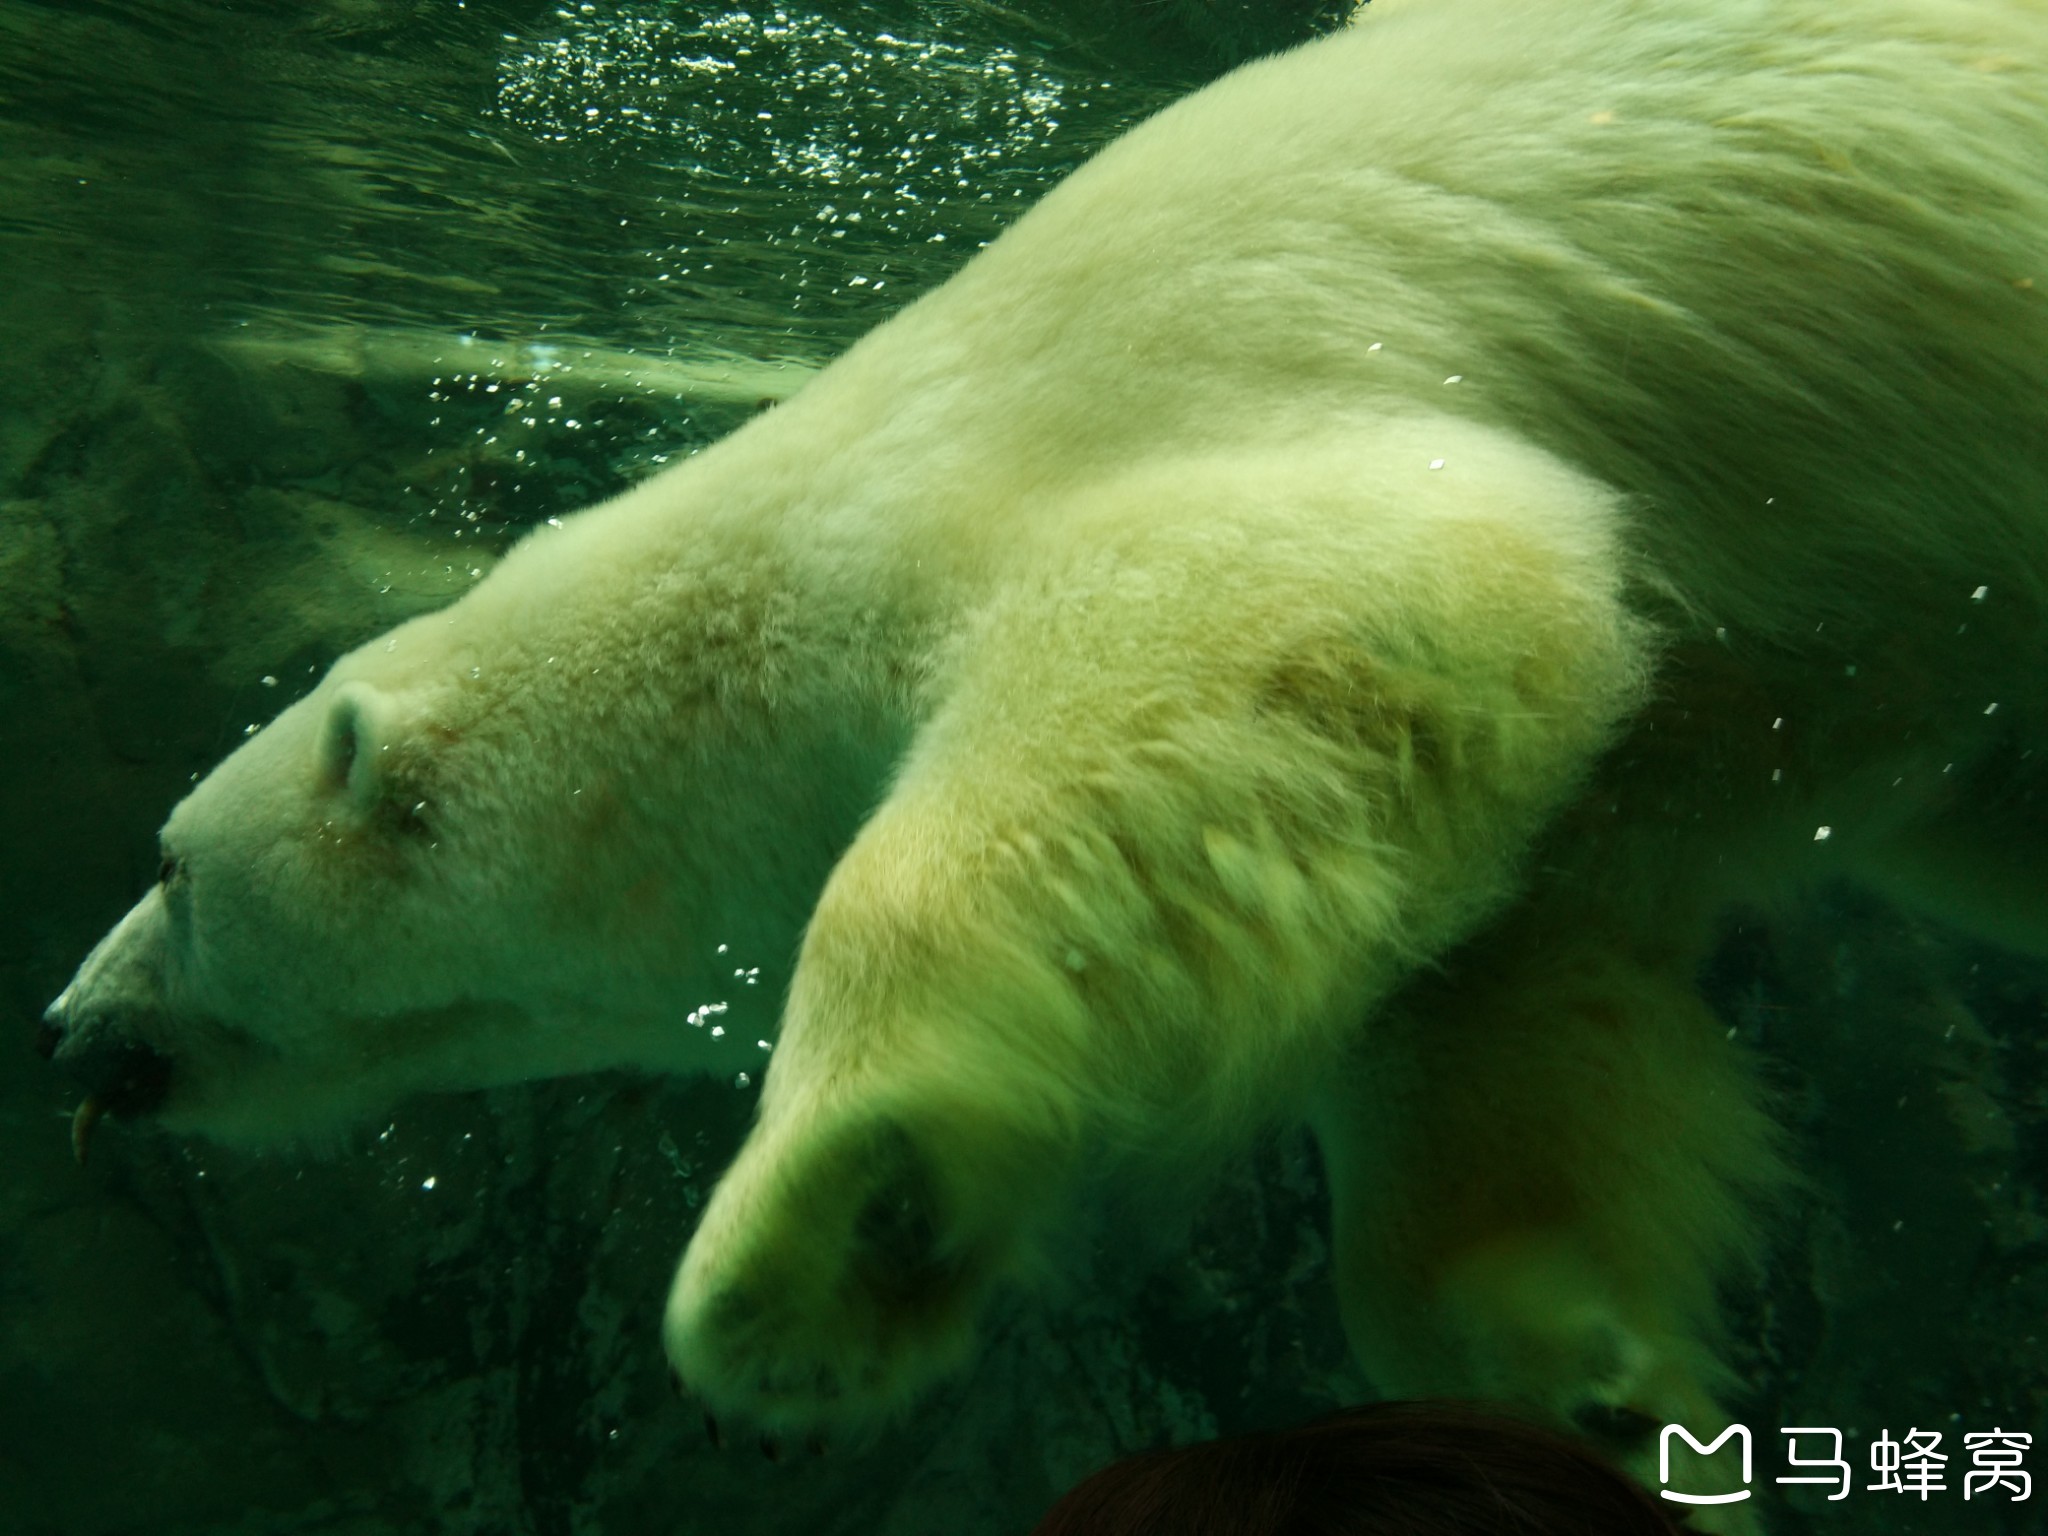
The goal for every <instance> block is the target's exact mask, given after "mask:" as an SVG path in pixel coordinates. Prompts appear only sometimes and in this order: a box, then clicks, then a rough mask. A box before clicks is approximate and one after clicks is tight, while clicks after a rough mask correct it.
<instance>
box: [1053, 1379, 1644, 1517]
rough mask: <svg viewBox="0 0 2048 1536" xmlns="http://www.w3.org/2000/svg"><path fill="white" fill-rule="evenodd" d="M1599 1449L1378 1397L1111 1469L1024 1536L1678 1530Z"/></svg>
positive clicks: (1456, 1407)
mask: <svg viewBox="0 0 2048 1536" xmlns="http://www.w3.org/2000/svg"><path fill="white" fill-rule="evenodd" d="M1683 1529H1684V1527H1682V1526H1681V1525H1680V1524H1679V1523H1678V1522H1677V1521H1676V1520H1675V1519H1674V1518H1673V1517H1672V1516H1670V1515H1667V1514H1666V1513H1665V1511H1664V1510H1663V1508H1662V1507H1661V1506H1660V1505H1659V1504H1658V1503H1657V1501H1656V1500H1655V1499H1653V1498H1651V1497H1650V1495H1649V1494H1648V1493H1646V1492H1644V1491H1643V1490H1642V1489H1641V1488H1639V1487H1637V1486H1636V1485H1635V1484H1634V1483H1632V1482H1630V1481H1629V1480H1628V1479H1627V1478H1626V1477H1624V1476H1623V1475H1622V1474H1621V1473H1620V1472H1618V1471H1616V1470H1615V1469H1614V1468H1613V1467H1611V1466H1609V1465H1608V1464H1607V1463H1606V1462H1605V1461H1603V1460H1601V1459H1600V1457H1599V1456H1598V1455H1597V1454H1595V1453H1594V1452H1593V1451H1591V1450H1588V1449H1587V1448H1585V1447H1584V1446H1581V1445H1578V1444H1576V1443H1574V1442H1573V1441H1570V1440H1567V1439H1565V1438H1564V1437H1563V1436H1562V1435H1558V1434H1553V1433H1552V1432H1550V1431H1549V1430H1546V1429H1542V1428H1539V1427H1537V1426H1536V1425H1533V1424H1529V1423H1526V1422H1524V1421H1523V1420H1520V1419H1515V1418H1510V1417H1508V1416H1506V1415H1504V1414H1501V1413H1498V1412H1493V1411H1488V1410H1485V1409H1481V1408H1475V1407H1471V1406H1468V1405H1465V1404H1461V1403H1450V1402H1401V1403H1377V1404H1374V1405H1373V1406H1371V1407H1368V1408H1355V1409H1351V1410H1349V1411H1347V1412H1344V1413H1337V1414H1332V1415H1331V1416H1329V1417H1328V1418H1323V1419H1318V1420H1316V1421H1315V1422H1313V1423H1310V1424H1304V1425H1302V1426H1301V1427H1300V1428H1298V1429H1287V1430H1275V1431H1270V1432H1267V1433H1263V1434H1251V1435H1239V1436H1237V1437H1235V1438H1233V1439H1229V1440H1214V1441H1208V1442H1205V1443H1203V1444H1200V1445H1189V1446H1183V1447H1181V1448H1179V1449H1177V1450H1166V1451H1152V1452H1148V1453H1146V1454H1143V1455H1138V1456H1132V1457H1129V1458H1128V1459H1126V1460H1123V1461H1119V1462H1117V1463H1116V1464H1115V1465H1113V1466H1110V1467H1106V1468H1104V1469H1103V1470H1102V1471H1100V1472H1097V1473H1096V1474H1095V1475H1094V1476H1092V1477H1090V1478H1089V1479H1087V1481H1085V1482H1083V1483H1082V1484H1081V1485H1080V1486H1079V1487H1077V1488H1075V1489H1074V1490H1073V1491H1072V1492H1071V1493H1069V1494H1068V1495H1067V1496H1066V1497H1065V1498H1063V1499H1061V1500H1060V1501H1059V1503H1057V1504H1055V1505H1054V1506H1053V1507H1052V1509H1051V1511H1050V1512H1049V1513H1047V1515H1046V1516H1045V1518H1044V1519H1043V1520H1041V1521H1039V1523H1038V1525H1037V1527H1036V1528H1035V1529H1034V1530H1033V1532H1032V1536H1674V1533H1675V1532H1679V1531H1682V1530H1683Z"/></svg>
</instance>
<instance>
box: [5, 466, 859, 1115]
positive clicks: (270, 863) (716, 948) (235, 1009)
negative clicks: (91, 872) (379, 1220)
mask: <svg viewBox="0 0 2048 1536" xmlns="http://www.w3.org/2000/svg"><path fill="white" fill-rule="evenodd" d="M630 502H631V498H628V503H630ZM634 521H635V519H634V516H633V508H632V506H631V505H630V504H615V505H614V507H612V508H610V509H604V510H601V511H599V512H595V513H592V514H588V515H586V516H584V517H580V518H572V519H568V520H566V522H565V523H564V524H563V525H562V526H561V527H559V528H556V527H550V528H546V529H543V530H541V531H540V533H539V534H538V535H537V536H536V537H534V538H532V539H529V540H528V542H527V543H526V545H524V546H522V547H521V548H519V549H517V550H515V551H514V552H513V554H512V555H511V556H510V557H509V558H508V559H507V560H506V561H505V562H503V564H502V565H501V566H500V568H499V569H498V570H497V571H496V572H494V573H493V575H492V577H491V578H490V579H489V580H488V581H486V582H484V583H483V584H482V585H480V586H479V587H478V588H476V589H474V590H473V591H472V592H471V593H470V594H469V595H468V596H467V597H465V598H464V599H463V600H462V601H461V602H459V603H457V604H456V605H454V606H453V607H451V608H449V609H447V610H445V611H443V612H440V613H435V614H431V615H427V616H425V617H422V618H420V619H416V620H414V621H412V622H410V623H408V624H406V625H403V626H401V627H400V628H398V629H396V630H394V631H392V632H391V633H389V634H388V635H384V636H380V637H378V638H377V639H375V640H372V641H370V642H369V643H368V644H366V645H365V646H363V647H362V648H361V649H359V650H357V651H356V652H354V653H352V654H350V655H348V656H346V657H344V658H343V659H342V660H341V661H339V662H338V663H337V664H336V665H335V666H334V668H333V669H332V671H331V672H330V673H329V674H328V676H327V677H326V678H325V679H324V680H323V681H322V682H321V683H320V684H319V686H318V687H317V688H316V689H315V690H314V691H313V692H312V693H311V694H310V695H308V696H307V697H305V698H303V699H301V700H299V701H298V702H296V703H294V704H292V705H291V706H290V707H288V708H287V709H286V710H284V712H283V713H282V714H280V715H279V716H278V717H277V718H276V719H275V720H274V721H272V722H271V723H270V724H269V725H268V726H266V727H265V728H264V729H262V730H261V731H260V732H258V733H257V734H256V735H254V736H253V737H252V738H251V739H250V740H249V741H247V742H246V743H244V744H243V746H242V747H241V748H240V750H238V751H237V752H235V753H234V754H233V755H232V756H230V757H229V758H228V759H227V760H226V761H225V762H223V763H222V764H221V765H220V766H219V767H218V768H217V769H216V770H215V771H214V772H213V773H212V774H210V775H209V776H208V777H207V778H206V779H205V780H204V782H202V783H201V784H200V785H199V786H198V787H197V788H196V789H195V790H193V792H192V793H191V794H190V795H189V796H188V797H187V798H186V799H185V800H184V802H183V803H182V804H180V805H179V806H178V807H177V808H176V809H175V810H174V811H173V813H172V814H171V816H170V818H169V820H168V821H167V822H166V823H165V825H164V828H163V832H162V838H161V851H160V859H161V862H160V868H159V878H158V880H157V883H156V884H155V886H154V887H153V888H152V889H151V890H150V891H149V892H148V893H147V894H146V895H145V896H144V897H143V898H142V899H141V901H139V902H138V903H136V905H135V906H134V908H133V909H132V910H131V911H130V912H129V913H128V914H127V915H126V916H125V917H124V918H123V919H122V920H121V921H120V922H119V923H118V924H117V925H116V926H115V927H114V929H113V930H112V931H111V932H110V933H109V934H108V935H107V936H106V937H105V939H104V940H102V941H101V943H100V944H99V945H98V947H97V948H96V949H94V950H93V952H92V953H91V955H90V956H89V957H88V958H87V959H86V961H85V963H84V964H83V965H82V966H81V967H80V969H79V971H78V973H77V975H76V976H75V978H74V979H73V980H72V982H71V983H70V985H69V986H68V987H66V988H65V990H64V992H63V993H62V995H61V996H59V997H58V999H57V1000H56V1002H55V1003H54V1004H52V1005H51V1007H50V1009H49V1011H48V1013H47V1014H46V1016H45V1020H44V1025H43V1030H42V1034H41V1045H42V1048H43V1049H44V1051H45V1053H46V1054H49V1055H51V1056H53V1057H54V1059H55V1060H56V1061H57V1063H58V1064H59V1065H60V1066H61V1067H64V1068H66V1069H67V1070H68V1071H69V1072H70V1074H71V1075H72V1076H73V1077H75V1078H76V1079H77V1080H79V1081H80V1082H81V1084H82V1085H83V1086H84V1087H85V1089H86V1090H87V1094H88V1098H87V1101H86V1104H85V1106H84V1107H83V1108H82V1110H81V1115H80V1119H79V1121H78V1122H77V1125H78V1127H79V1130H80V1134H81V1137H82V1135H83V1133H84V1132H85V1131H86V1130H88V1129H89V1128H90V1124H91V1121H92V1120H93V1119H94V1118H96V1117H97V1115H98V1114H99V1113H100V1112H101V1111H111V1112H113V1113H115V1114H116V1115H125V1116H136V1115H141V1114H144V1113H151V1114H154V1115H156V1116H158V1117H160V1118H161V1119H162V1121H163V1122H164V1123H165V1124H167V1125H168V1126H170V1127H172V1128H173V1129H177V1130H181V1131H197V1132H200V1133H203V1134H206V1135H210V1136H213V1137H216V1138H220V1139H225V1140H229V1141H236V1142H245V1143H246V1142H266V1141H276V1140H279V1139H305V1138H308V1137H311V1138H314V1139H320V1138H324V1137H326V1136H328V1135H331V1134H332V1133H333V1132H334V1131H335V1130H338V1129H340V1128H342V1127H345V1126H346V1125H347V1124H349V1123H350V1122H352V1121H355V1120H359V1119H361V1118H362V1117H363V1116H366V1115H369V1114H373V1113H376V1112H378V1111H380V1110H382V1109H385V1108H388V1107H389V1105H390V1104H392V1103H393V1102H395V1101H396V1099H397V1098H398V1097H400V1096H402V1095H403V1094H406V1093H409V1092H415V1091H419V1090H422V1089H437V1088H468V1087H476V1086H480V1085H485V1084H493V1083H503V1082H508V1081H515V1080H521V1079H528V1078H536V1077H543V1076H554V1075H559V1074H562V1073H567V1072H574V1071H582V1070H589V1069H592V1068H598V1067H605V1066H616V1065H633V1066H638V1067H643V1068H647V1069H649V1070H657V1071H667V1070H683V1071H695V1070H703V1069H704V1068H706V1067H707V1066H716V1067H720V1068H723V1067H725V1066H730V1065H740V1064H741V1063H739V1062H737V1061H733V1060H731V1059H730V1058H732V1057H733V1055H734V1053H735V1051H736V1050H737V1047H735V1046H730V1045H723V1044H721V1045H719V1046H717V1047H714V1046H713V1045H712V1043H711V1030H710V1029H708V1028H705V1027H702V1017H703V1015H702V1013H701V1011H700V1009H701V1005H705V1004H713V1005H718V1004H723V1005H725V1007H726V1008H729V1009H730V1010H732V1012H731V1013H730V1014H727V1015H726V1016H724V1017H723V1018H722V1019H721V1022H722V1023H723V1024H724V1025H725V1026H726V1029H725V1031H724V1034H725V1036H726V1039H727V1040H737V1039H741V1038H743V1039H744V1040H745V1041H747V1042H748V1044H749V1047H750V1048H751V1045H752V1042H753V1041H754V1040H756V1039H757V1038H759V1037H764V1036H766V1035H767V1034H768V1033H769V1031H770V1028H771V1026H772V1022H773V1006H774V1002H775V999H776V994H777V987H778V981H779V976H780V974H781V973H782V972H783V971H784V970H785V969H786V966H787V963H788V959H789V957H790V955H791V954H792V953H793V952H794V949H795V936H796V933H797V931H798V928H799V925H800V924H801V922H802V918H803V913H804V908H805V902H806V900H807V898H808V896H809V895H810V894H811V893H812V892H814V891H815V889H816V887H817V885H818V884H819V883H821V882H822V879H823V876H824V873H825V871H826V870H827V869H828V868H829V866H830V860H831V857H832V853H833V852H834V850H835V848H836V846H837V845H838V844H840V843H843V842H844V841H845V839H846V838H847V837H848V836H849V835H850V828H851V826H852V825H853V824H854V823H855V822H856V821H857V818H858V815H859V814H860V808H861V806H862V805H864V804H865V800H864V796H865V795H867V794H868V793H870V792H871V790H870V786H871V785H872V783H873V780H874V778H875V775H876V774H877V773H878V772H879V769H877V768H874V767H872V766H869V765H866V764H862V765H861V766H858V767H856V766H854V765H853V764H851V763H850V762H849V760H848V751H849V750H850V749H848V748H847V747H846V745H845V742H844V741H843V740H842V739H841V736H840V733H839V727H840V726H841V725H844V724H845V720H846V716H845V712H844V711H843V710H842V711H840V712H839V713H838V715H837V716H836V719H835V723H834V725H833V727H832V728H831V730H830V731H828V732H827V733H826V734H827V735H830V736H832V738H833V739H832V740H829V741H827V740H824V739H823V738H822V737H820V738H813V737H812V736H810V735H807V734H806V732H805V729H804V728H803V727H802V726H800V725H798V724H797V723H796V717H797V716H798V715H800V714H801V711H800V710H799V709H797V708H796V707H795V705H796V704H798V703H800V702H801V700H800V699H792V698H791V697H789V696H788V694H787V693H785V694H783V695H778V698H779V700H780V702H781V703H783V704H784V705H786V706H790V707H787V708H784V709H782V710H781V711H780V712H779V713H776V714H774V715H773V716H772V718H771V717H764V715H763V714H762V713H761V712H759V711H757V710H755V709H753V708H751V707H750V705H751V704H752V703H756V702H758V701H759V699H760V697H761V695H762V693H763V691H764V690H766V689H768V688H771V687H778V686H780V684H779V683H778V681H777V675H778V674H776V669H775V668H774V667H773V666H770V665H769V664H768V663H766V662H765V661H764V660H763V658H762V655H761V654H760V652H759V651H758V650H757V649H756V648H755V647H756V646H757V643H760V642H761V635H762V632H763V631H764V630H765V629H770V628H772V627H773V620H772V615H765V614H763V613H762V612H760V611H759V609H760V608H761V606H762V605H761V604H759V603H756V602H754V600H753V597H752V596H751V595H750V593H749V592H748V591H746V590H741V588H743V587H744V583H743V582H739V581H736V580H726V581H723V582H718V581H713V580H711V579H710V578H701V579H700V578H698V577H693V576H691V575H690V574H689V573H688V572H684V571H678V570H677V568H676V567H675V566H674V565H672V564H670V565H664V564H662V563H661V562H659V561H652V562H650V561H648V560H646V559H644V558H635V559H632V560H628V561H625V562H617V561H612V560H610V559H608V558H607V556H608V554H609V553H610V552H611V551H612V550H613V549H615V548H616V546H617V544H618V543H619V541H621V540H623V541H624V542H625V543H627V544H629V545H635V546H636V547H638V548H639V552H640V553H641V554H643V555H644V552H645V551H644V543H645V541H644V537H643V536H641V535H639V534H636V533H635V531H634V530H632V529H631V528H622V527H621V526H619V525H620V524H621V523H627V524H630V523H632V522H634ZM657 588H660V589H661V590H660V591H659V593H658V594H657V592H656V590H655V589H657ZM657 595H658V597H659V600H660V601H662V602H664V603H665V604H667V605H668V608H669V609H670V611H671V612H673V613H674V614H675V615H677V617H678V622H676V623H675V624H674V625H672V626H670V627H668V628H663V629H657V630H653V631H649V630H647V629H640V630H634V629H629V628H628V627H627V626H624V625H621V624H620V623H618V622H617V615H618V613H619V611H620V610H621V609H630V608H632V607H633V605H634V604H636V603H647V602H650V601H653V600H654V599H655V598H656V596H657ZM750 605H751V606H750ZM693 613H696V614H700V615H712V616H714V617H715V620H716V622H717V624H718V625H720V626H722V630H723V632H724V633H725V636H726V640H727V642H728V643H727V644H725V645H724V646H722V647H721V648H719V652H718V655H717V657H716V659H715V662H714V661H713V660H711V659H707V658H705V657H704V656H702V655H694V656H693V655H692V654H691V653H690V649H689V647H690V645H691V643H692V642H693V641H694V640H695V639H698V638H701V636H697V635H696V634H695V632H694V630H693V628H692V625H691V624H690V622H689V616H690V615H691V614H693ZM714 669H715V675H714ZM825 670H826V671H828V672H829V671H830V669H829V668H827V669H825ZM825 686H827V687H830V686H831V685H830V684H829V683H827V684H826V685H825ZM796 691H797V692H799V693H800V692H801V690H800V689H799V690H796ZM770 735H772V736H773V737H774V740H773V741H772V743H771V742H770V741H769V740H768V739H767V738H768V737H769V736H770ZM819 755H822V756H823V757H824V758H825V759H827V761H826V763H825V764H824V765H823V766H822V767H821V766H819V765H818V764H815V763H813V762H811V761H810V759H811V758H813V757H817V756H819ZM799 779H801V783H799V782H798V781H799ZM821 785H822V786H823V787H822V788H821V787H820V786H821ZM790 796H798V797H800V799H801V806H800V808H798V807H792V805H791V804H790V803H789V799H788V797H790ZM798 809H800V811H801V814H797V810H798ZM742 875H744V878H743V879H742V878H741V876H742ZM739 969H745V970H751V971H755V972H756V973H757V974H756V975H755V976H753V977H752V978H751V980H752V982H753V985H751V986H736V984H735V981H734V972H735V970H739ZM714 1011H716V1012H722V1010H717V1009H714ZM693 1022H694V1023H696V1024H697V1025H698V1027H692V1023H693ZM746 1064H749V1065H751V1064H752V1063H751V1062H749V1063H746Z"/></svg>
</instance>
